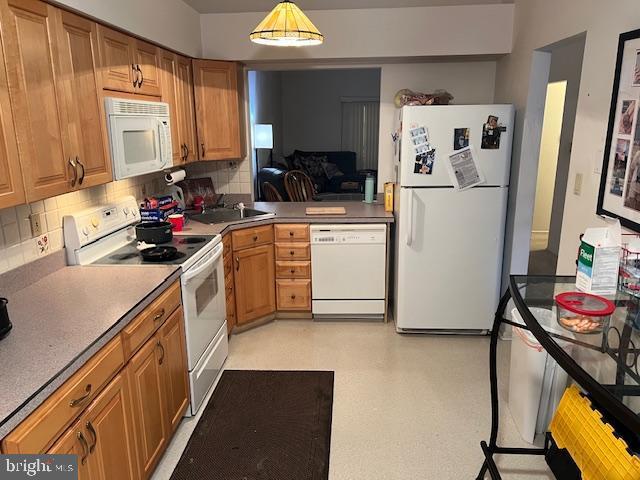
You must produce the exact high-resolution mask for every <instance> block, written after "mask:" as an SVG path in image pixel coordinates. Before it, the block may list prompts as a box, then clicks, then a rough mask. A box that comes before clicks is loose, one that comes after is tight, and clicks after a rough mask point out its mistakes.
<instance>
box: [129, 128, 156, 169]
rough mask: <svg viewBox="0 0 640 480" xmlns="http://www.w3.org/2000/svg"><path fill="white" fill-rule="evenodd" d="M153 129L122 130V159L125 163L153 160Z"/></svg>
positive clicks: (154, 144)
mask: <svg viewBox="0 0 640 480" xmlns="http://www.w3.org/2000/svg"><path fill="white" fill-rule="evenodd" d="M155 133H156V132H155V131H154V130H125V131H124V132H122V135H123V143H124V161H125V163H126V164H127V165H132V164H136V163H145V162H150V161H154V160H155V159H156V158H157V154H156V139H155Z"/></svg>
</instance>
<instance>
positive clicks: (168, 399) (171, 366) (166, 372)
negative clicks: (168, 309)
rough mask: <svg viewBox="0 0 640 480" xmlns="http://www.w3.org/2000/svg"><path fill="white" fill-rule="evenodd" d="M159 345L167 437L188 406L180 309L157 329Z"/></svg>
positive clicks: (187, 380)
mask: <svg viewBox="0 0 640 480" xmlns="http://www.w3.org/2000/svg"><path fill="white" fill-rule="evenodd" d="M159 336H160V345H161V348H162V352H161V353H163V354H164V355H163V357H161V360H162V363H161V365H160V366H161V369H162V373H163V383H164V392H165V408H166V419H167V429H168V432H169V435H171V434H173V432H174V431H175V430H176V428H178V425H180V420H182V416H183V415H184V412H185V410H186V409H187V407H188V406H189V378H188V376H187V349H186V343H185V336H184V320H183V315H182V308H179V309H178V310H176V311H175V312H174V313H173V315H171V316H170V317H169V319H168V320H167V321H166V322H165V324H164V325H163V326H162V327H161V328H160V331H159Z"/></svg>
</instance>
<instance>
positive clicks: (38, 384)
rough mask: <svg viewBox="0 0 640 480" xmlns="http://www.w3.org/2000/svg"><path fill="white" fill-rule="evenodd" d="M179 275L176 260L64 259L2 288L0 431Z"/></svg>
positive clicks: (37, 402) (3, 432)
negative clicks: (5, 327)
mask: <svg viewBox="0 0 640 480" xmlns="http://www.w3.org/2000/svg"><path fill="white" fill-rule="evenodd" d="M179 275H180V267H179V266H175V265H172V266H165V265H157V266H156V265H154V266H141V267H134V266H125V267H123V266H74V267H63V268H60V269H58V270H55V271H54V272H52V273H49V274H48V275H46V276H44V277H43V278H40V279H38V280H37V281H34V282H33V283H31V284H30V285H28V286H24V288H21V289H19V290H17V291H13V292H11V291H10V292H9V294H6V296H7V297H8V299H9V305H8V308H9V315H10V319H11V322H12V323H13V329H12V330H11V332H10V333H9V335H8V336H7V337H6V338H4V339H3V340H0V365H1V366H2V367H1V368H2V377H1V378H2V380H1V383H2V390H1V391H0V438H3V437H4V436H6V435H7V434H8V433H9V432H10V431H11V430H12V429H13V428H14V427H15V426H17V425H18V424H19V423H20V422H21V421H22V420H23V419H24V418H26V417H27V416H28V415H29V414H30V413H31V412H33V411H34V410H35V409H36V408H37V407H38V406H39V405H40V404H42V402H43V401H44V400H45V399H46V398H47V397H48V396H50V395H51V394H52V393H53V392H54V391H55V390H56V389H57V388H58V387H59V386H60V385H62V384H63V383H64V382H65V381H66V380H67V379H68V378H69V377H71V375H73V374H74V373H75V372H76V371H77V370H78V369H79V368H80V367H81V366H82V365H84V364H85V363H86V361H87V360H88V359H89V358H91V356H93V355H94V354H95V353H96V352H97V351H98V350H100V348H102V347H103V346H104V345H105V344H106V343H107V342H108V341H109V340H111V339H112V338H114V337H115V336H116V335H117V334H118V332H120V331H121V330H122V329H123V328H124V327H125V326H126V325H127V324H128V323H129V322H130V321H131V320H133V319H134V318H135V316H136V315H137V314H138V313H140V312H141V311H142V310H144V308H145V307H147V306H148V305H149V304H150V303H151V302H152V301H153V300H155V298H157V296H158V295H159V294H160V293H162V291H163V290H164V289H165V288H166V287H168V286H169V285H170V284H172V283H173V282H174V281H175V280H177V279H178V278H179ZM6 278H7V277H4V278H3V277H0V286H1V283H2V282H4V281H7V280H6ZM9 289H10V286H7V288H6V290H9ZM2 290H3V293H4V290H5V288H4V286H2Z"/></svg>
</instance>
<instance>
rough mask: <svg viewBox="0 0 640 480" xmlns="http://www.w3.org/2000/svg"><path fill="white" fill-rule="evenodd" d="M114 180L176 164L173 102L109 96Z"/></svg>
mask: <svg viewBox="0 0 640 480" xmlns="http://www.w3.org/2000/svg"><path fill="white" fill-rule="evenodd" d="M105 110H106V114H107V128H108V129H109V144H110V147H111V162H112V164H113V177H114V180H121V179H123V178H129V177H135V176H137V175H143V174H145V173H152V172H158V171H161V170H164V169H166V168H170V167H172V166H173V156H172V153H171V124H170V122H169V105H168V104H167V103H163V102H150V101H143V100H128V99H123V98H113V97H108V98H105Z"/></svg>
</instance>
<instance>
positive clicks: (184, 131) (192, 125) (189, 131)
mask: <svg viewBox="0 0 640 480" xmlns="http://www.w3.org/2000/svg"><path fill="white" fill-rule="evenodd" d="M177 59H178V60H177V64H178V65H177V68H178V75H177V76H178V79H177V80H178V81H177V94H178V98H177V106H178V108H177V110H178V120H177V121H178V131H179V136H180V143H181V144H184V146H185V154H186V157H185V161H186V162H195V161H196V160H198V151H199V149H198V146H197V141H196V113H195V107H194V104H193V73H192V69H191V59H190V58H185V57H181V56H179V55H178V56H177ZM174 124H175V122H174Z"/></svg>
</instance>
